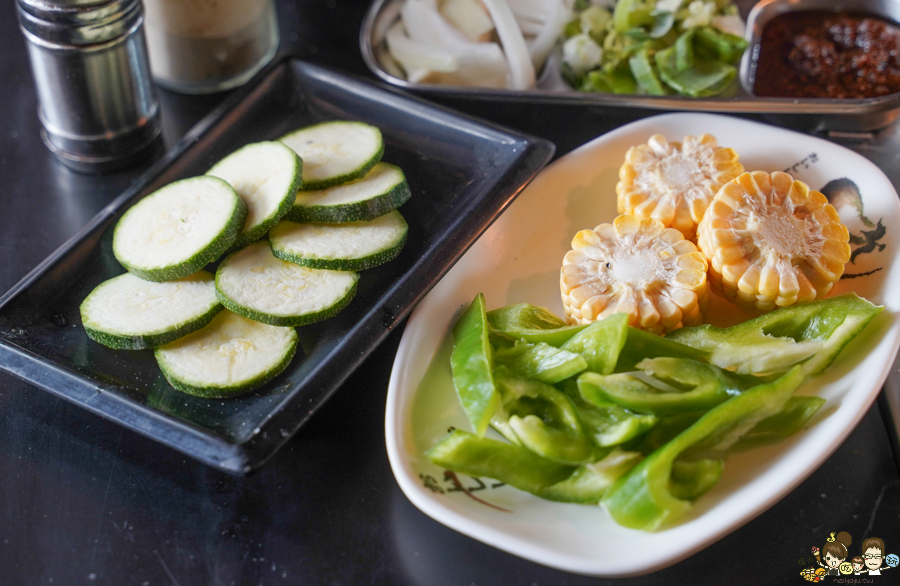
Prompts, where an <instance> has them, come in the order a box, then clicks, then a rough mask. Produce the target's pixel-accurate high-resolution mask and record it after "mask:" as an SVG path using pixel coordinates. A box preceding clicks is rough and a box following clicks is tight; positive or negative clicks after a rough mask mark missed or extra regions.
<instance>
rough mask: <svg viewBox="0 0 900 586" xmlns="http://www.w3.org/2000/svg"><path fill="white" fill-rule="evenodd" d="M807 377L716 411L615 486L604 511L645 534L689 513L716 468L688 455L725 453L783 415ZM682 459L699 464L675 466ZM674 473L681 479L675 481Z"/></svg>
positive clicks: (756, 390) (767, 387) (796, 372)
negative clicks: (758, 427) (759, 425)
mask: <svg viewBox="0 0 900 586" xmlns="http://www.w3.org/2000/svg"><path fill="white" fill-rule="evenodd" d="M803 378H804V377H803V373H802V371H801V369H800V368H799V367H795V368H794V369H792V370H791V371H789V372H788V373H787V374H785V375H784V376H782V377H781V378H779V379H777V380H776V381H775V382H772V383H766V384H762V385H758V386H756V387H753V388H752V389H749V390H747V391H745V392H743V393H741V394H739V395H737V396H735V397H732V398H731V399H729V400H728V401H726V402H724V403H722V404H720V405H718V406H717V407H714V408H713V409H711V410H710V411H708V412H707V413H706V414H704V415H703V417H701V418H700V419H699V420H697V421H696V422H695V423H694V424H693V425H691V426H690V427H689V428H688V429H686V430H685V431H684V432H682V433H680V434H679V435H678V436H676V437H675V438H673V439H672V440H671V441H669V442H668V443H666V444H665V445H663V446H662V447H660V448H659V449H657V450H656V451H654V452H653V453H652V454H650V455H649V456H647V458H645V459H644V460H642V461H641V462H640V463H639V464H638V465H637V466H635V467H634V468H632V469H631V471H629V472H628V474H626V475H625V476H623V477H622V478H620V479H619V480H618V481H616V483H615V484H614V485H613V486H612V487H611V488H610V489H609V490H608V491H607V493H606V494H605V496H604V497H603V501H602V502H603V505H604V507H605V508H606V509H607V511H609V513H610V515H612V517H613V518H614V519H615V520H616V522H617V523H619V524H621V525H624V526H626V527H631V528H634V529H643V530H646V531H653V530H656V529H658V528H659V527H660V526H661V525H662V524H663V523H667V522H671V521H673V520H675V519H677V518H678V517H680V516H681V515H683V514H684V512H685V511H686V510H687V509H688V508H689V506H690V500H693V499H695V498H697V497H699V496H700V495H701V494H703V492H705V491H706V490H708V489H709V488H710V487H711V486H712V483H711V482H710V480H711V479H712V478H713V477H714V476H715V475H716V468H717V467H718V465H717V464H715V462H710V461H709V460H708V459H697V458H694V459H692V458H690V455H691V454H692V453H697V454H700V453H704V452H707V451H710V450H713V451H724V450H727V449H728V448H729V447H731V446H732V445H733V444H734V443H735V442H737V441H738V440H739V439H740V437H741V436H742V435H744V434H745V433H746V432H747V431H749V430H750V429H752V428H753V427H754V426H755V425H756V424H757V423H759V422H760V421H762V420H763V419H766V418H767V417H770V416H772V415H775V414H776V413H778V412H779V411H781V410H782V409H783V408H784V406H785V404H786V403H787V401H788V400H789V399H790V398H791V395H792V394H793V392H794V390H795V389H796V388H797V387H798V386H799V385H800V383H801V382H802V381H803ZM679 459H681V461H682V462H697V461H698V460H699V461H700V462H701V463H699V464H692V465H679V466H678V467H676V466H675V462H676V460H679ZM704 460H706V461H704ZM673 472H676V474H677V477H676V478H674V479H673ZM679 495H680V496H681V497H688V496H689V497H691V498H690V499H687V498H680V496H679Z"/></svg>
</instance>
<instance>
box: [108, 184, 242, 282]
mask: <svg viewBox="0 0 900 586" xmlns="http://www.w3.org/2000/svg"><path fill="white" fill-rule="evenodd" d="M246 216H247V205H246V204H245V203H244V201H243V200H242V199H241V198H240V197H238V195H237V193H235V191H234V189H232V188H231V186H230V185H228V183H226V182H225V181H224V180H222V179H219V178H218V177H209V176H202V177H191V178H189V179H182V180H181V181H175V182H174V183H170V184H168V185H166V186H165V187H163V188H161V189H158V190H157V191H154V192H153V193H151V194H150V195H148V196H147V197H145V198H144V199H142V200H141V201H139V202H137V203H136V204H135V205H133V206H132V207H131V209H129V210H128V211H127V212H125V214H124V215H123V216H122V217H121V218H120V219H119V222H118V223H117V224H116V228H115V231H114V232H113V254H114V255H115V257H116V260H118V261H119V262H120V263H121V264H122V266H124V267H125V268H126V269H128V272H130V273H134V274H135V275H137V276H139V277H140V278H142V279H146V280H148V281H172V280H175V279H180V278H181V277H187V276H188V275H193V274H194V273H196V272H197V271H199V270H200V269H202V268H203V267H205V266H206V265H207V264H209V263H211V262H212V261H214V260H216V259H217V258H219V256H221V255H222V253H224V252H225V251H226V250H228V249H229V248H230V247H231V245H232V244H233V243H234V241H235V239H236V238H237V235H238V232H240V230H241V227H242V226H243V225H244V218H246Z"/></svg>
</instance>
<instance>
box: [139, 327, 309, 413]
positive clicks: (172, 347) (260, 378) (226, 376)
mask: <svg viewBox="0 0 900 586" xmlns="http://www.w3.org/2000/svg"><path fill="white" fill-rule="evenodd" d="M297 340H298V336H297V331H296V330H295V329H294V328H280V327H275V326H270V325H266V324H261V323H259V322H256V321H253V320H249V319H247V318H244V317H241V316H239V315H235V314H233V313H231V312H230V311H223V312H221V313H219V315H217V316H216V317H215V318H214V319H213V320H212V322H210V324H209V325H207V326H206V327H205V328H203V329H201V330H199V331H196V332H194V333H193V334H190V335H188V336H186V337H184V338H181V339H180V340H176V341H174V342H171V343H169V344H166V345H165V346H161V347H159V348H157V349H156V350H155V351H154V353H153V354H154V356H156V362H157V363H158V364H159V368H160V370H162V373H163V375H164V376H165V377H166V379H167V380H168V381H169V383H170V384H171V385H172V386H173V387H175V388H176V389H178V390H179V391H182V392H184V393H188V394H190V395H196V396H198V397H207V398H220V399H225V398H228V397H233V396H235V395H240V394H242V393H246V392H248V391H251V390H253V389H255V388H257V387H259V386H261V385H263V384H265V383H266V382H268V381H270V380H272V379H273V378H275V377H276V376H277V375H278V374H280V373H281V372H282V371H283V370H284V369H285V368H287V366H288V364H290V362H291V359H292V358H293V357H294V354H295V353H296V351H297Z"/></svg>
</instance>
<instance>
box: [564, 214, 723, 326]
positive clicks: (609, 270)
mask: <svg viewBox="0 0 900 586" xmlns="http://www.w3.org/2000/svg"><path fill="white" fill-rule="evenodd" d="M706 274H707V261H706V257H704V256H703V254H702V253H701V252H700V251H699V250H697V247H696V246H695V245H694V244H693V243H692V242H690V241H687V240H685V239H684V237H683V236H682V235H681V233H680V232H679V231H678V230H675V229H673V228H666V227H665V226H663V224H662V222H660V221H658V220H653V219H638V218H635V217H634V216H630V215H621V216H618V217H617V218H616V219H615V220H614V221H613V222H612V224H601V225H599V226H597V227H596V228H594V229H593V230H582V231H580V232H578V234H576V235H575V238H574V239H573V240H572V250H570V251H569V252H567V253H566V256H565V258H564V259H563V265H562V269H561V270H560V278H559V285H560V293H561V295H562V301H563V307H564V309H565V314H566V319H567V321H568V322H569V323H571V324H583V323H590V322H592V321H595V320H597V319H600V318H602V317H605V316H607V315H611V314H613V313H627V314H628V321H629V324H631V325H632V326H634V327H638V328H641V329H644V330H647V331H649V332H653V333H657V334H664V333H666V332H671V331H672V330H675V329H678V328H680V327H682V326H686V325H699V324H700V323H702V320H703V311H704V310H705V309H706V305H707V303H708V301H709V286H708V284H707V282H706Z"/></svg>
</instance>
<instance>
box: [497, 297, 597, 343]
mask: <svg viewBox="0 0 900 586" xmlns="http://www.w3.org/2000/svg"><path fill="white" fill-rule="evenodd" d="M487 320H488V323H489V324H490V327H491V331H492V332H493V333H495V334H500V335H503V336H506V337H508V338H515V339H519V340H525V341H526V342H532V343H534V344H536V343H538V342H544V343H546V344H550V345H551V346H556V347H559V346H562V345H563V344H564V343H565V342H566V340H568V339H569V338H571V337H572V336H574V335H575V334H577V333H578V332H580V331H581V330H583V329H585V328H586V327H587V326H586V325H578V326H567V325H566V322H565V321H563V320H562V319H561V318H559V317H557V316H556V315H554V314H553V312H551V311H549V310H547V309H544V308H543V307H537V306H534V305H531V304H530V303H517V304H514V305H507V306H505V307H500V308H498V309H492V310H491V311H489V312H487Z"/></svg>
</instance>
